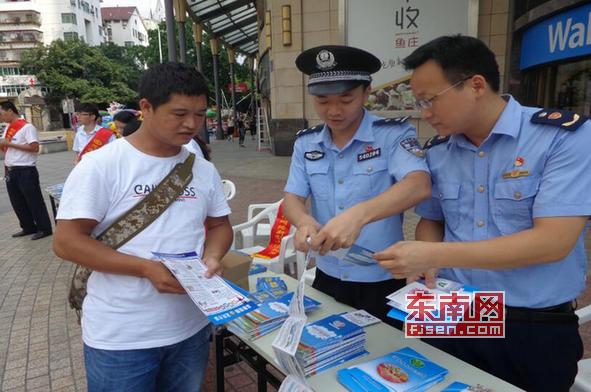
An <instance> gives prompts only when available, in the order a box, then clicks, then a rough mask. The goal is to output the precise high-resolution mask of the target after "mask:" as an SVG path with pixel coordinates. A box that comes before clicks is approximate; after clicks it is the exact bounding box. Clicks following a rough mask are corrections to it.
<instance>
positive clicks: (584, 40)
mask: <svg viewBox="0 0 591 392" xmlns="http://www.w3.org/2000/svg"><path fill="white" fill-rule="evenodd" d="M589 54H591V4H586V5H584V6H582V7H578V8H574V9H572V10H568V11H566V12H563V13H560V14H558V15H555V16H553V17H551V18H549V19H546V20H544V21H543V22H540V23H537V24H535V25H533V26H532V27H530V28H528V29H527V30H526V31H525V32H524V33H523V40H522V43H521V63H520V68H521V69H526V68H529V67H533V66H535V65H539V64H544V63H549V62H552V61H557V60H563V59H568V58H571V57H578V56H584V55H589Z"/></svg>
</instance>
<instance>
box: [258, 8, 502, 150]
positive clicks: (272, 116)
mask: <svg viewBox="0 0 591 392" xmlns="http://www.w3.org/2000/svg"><path fill="white" fill-rule="evenodd" d="M257 7H258V8H259V19H260V20H261V23H260V25H259V26H260V30H259V61H258V77H259V88H260V90H261V96H262V98H263V99H262V105H263V106H264V107H265V108H266V109H267V110H266V111H267V115H268V118H269V124H270V130H271V136H272V139H273V151H274V153H275V154H278V155H289V154H291V151H292V146H293V142H294V139H295V136H294V135H295V132H297V130H299V129H302V128H304V127H308V126H313V125H316V124H318V123H319V122H320V119H319V118H318V116H317V115H316V113H315V111H314V107H313V103H312V100H311V98H310V96H309V95H308V93H307V88H306V84H307V78H306V77H305V76H304V75H302V74H301V72H299V71H298V70H297V68H296V67H295V59H296V57H297V56H298V54H299V53H301V52H302V51H303V50H306V49H309V48H312V47H315V46H318V45H330V44H332V45H342V44H348V45H352V46H356V47H360V48H362V49H366V50H368V51H369V52H372V53H374V54H376V55H377V56H378V57H379V58H380V60H381V61H382V70H381V71H379V72H378V74H376V75H374V82H373V84H372V87H373V91H372V94H371V95H370V99H369V102H368V105H367V107H368V109H369V110H371V111H372V112H374V113H376V114H378V115H381V116H384V117H396V116H410V117H411V120H410V121H412V122H413V124H414V125H415V126H416V127H417V130H418V133H419V138H420V139H421V140H426V139H427V138H429V137H431V136H433V135H434V134H435V131H434V130H433V129H432V128H431V127H430V126H429V124H427V123H426V122H424V121H421V120H420V113H419V112H418V111H416V110H414V100H413V99H412V93H411V92H410V89H409V87H408V81H409V74H408V73H407V72H405V71H404V69H403V67H402V64H401V59H403V58H404V57H405V56H406V55H408V54H410V52H411V51H412V50H414V48H415V47H417V46H420V45H421V44H423V43H425V42H427V41H429V40H430V39H432V38H435V37H437V36H440V35H445V34H457V33H461V34H468V35H472V36H478V37H479V38H480V39H482V40H483V41H484V42H486V43H487V44H488V45H489V47H490V48H491V49H492V50H493V52H494V53H495V54H496V57H497V61H498V63H499V66H500V71H501V77H502V86H503V91H507V83H508V80H509V79H508V78H507V77H506V75H507V74H508V65H509V63H508V61H507V56H508V54H509V53H510V51H511V41H510V40H511V36H512V34H511V31H512V30H511V28H512V24H511V23H510V20H511V15H512V7H513V2H512V1H509V0H494V1H493V0H449V1H446V2H432V1H429V0H408V1H407V0H373V1H372V2H367V1H364V0H261V1H259V2H258V3H257Z"/></svg>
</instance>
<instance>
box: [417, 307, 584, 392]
mask: <svg viewBox="0 0 591 392" xmlns="http://www.w3.org/2000/svg"><path fill="white" fill-rule="evenodd" d="M511 313H512V312H511V309H509V308H507V321H506V322H505V338H504V339H503V338H499V339H484V338H481V339H477V338H475V339H467V338H461V339H453V338H450V339H423V341H425V342H427V343H429V344H430V345H432V346H435V347H437V348H439V349H441V350H443V351H446V352H448V353H449V354H452V355H454V356H455V357H457V358H460V359H462V360H464V361H466V362H468V363H470V364H472V365H474V366H476V367H478V368H480V369H482V370H484V371H486V372H488V373H491V374H493V375H495V376H497V377H499V378H502V379H503V380H505V381H507V382H509V383H511V384H513V385H515V386H518V387H520V388H522V389H524V390H526V391H528V392H538V391H542V392H545V391H548V392H562V391H564V392H568V390H569V388H570V386H571V385H572V384H573V382H574V380H575V377H576V375H577V362H578V361H579V360H580V359H581V358H582V356H583V342H582V340H581V337H580V335H579V324H578V317H577V316H576V315H575V313H574V311H570V312H569V311H567V312H560V313H554V314H553V315H547V314H546V316H548V317H535V315H534V317H528V316H527V314H524V313H523V312H521V313H520V314H518V315H517V316H519V317H516V318H513V317H512V316H511ZM532 315H533V313H532Z"/></svg>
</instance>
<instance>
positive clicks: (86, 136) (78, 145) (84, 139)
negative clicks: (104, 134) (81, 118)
mask: <svg viewBox="0 0 591 392" xmlns="http://www.w3.org/2000/svg"><path fill="white" fill-rule="evenodd" d="M101 128H102V127H101V126H100V125H95V127H94V129H93V130H92V132H90V133H86V131H85V130H84V125H80V126H79V127H78V129H77V130H76V136H75V137H74V144H73V145H72V151H74V152H76V153H79V152H80V151H82V150H84V147H86V145H87V144H88V142H89V141H90V140H91V139H92V138H93V137H94V135H96V133H97V132H98V131H99V129H101ZM115 139H117V137H115V134H114V133H113V135H112V136H111V137H110V138H109V141H108V142H107V143H111V142H112V141H114V140H115Z"/></svg>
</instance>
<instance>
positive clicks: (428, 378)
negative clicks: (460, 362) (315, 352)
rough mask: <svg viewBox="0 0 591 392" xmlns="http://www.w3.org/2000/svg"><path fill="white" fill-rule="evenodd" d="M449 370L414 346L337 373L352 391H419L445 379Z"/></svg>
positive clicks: (341, 381) (340, 379) (343, 383)
mask: <svg viewBox="0 0 591 392" xmlns="http://www.w3.org/2000/svg"><path fill="white" fill-rule="evenodd" d="M447 373H448V371H447V369H445V368H443V367H441V366H439V365H438V364H436V363H434V362H431V361H430V360H429V359H427V358H426V357H425V356H423V355H421V354H420V353H418V352H417V351H415V350H413V349H411V348H410V347H405V348H402V349H400V350H397V351H394V352H392V353H389V354H386V355H384V356H381V357H379V358H375V359H373V360H371V361H367V362H364V363H361V364H358V365H355V366H352V367H350V368H347V369H341V370H339V371H338V372H337V377H338V380H339V382H340V383H341V384H342V385H343V386H345V387H346V388H347V389H348V390H349V391H351V392H366V391H378V392H417V391H423V390H425V389H427V388H429V387H431V386H433V385H435V384H436V383H438V382H440V381H442V380H443V379H444V377H445V376H446V375H447Z"/></svg>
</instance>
